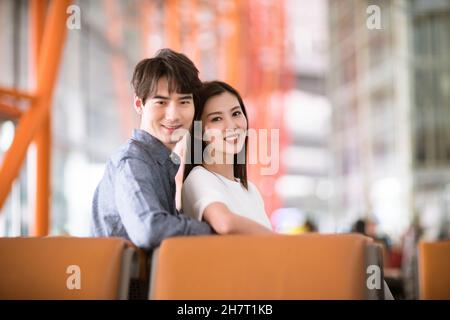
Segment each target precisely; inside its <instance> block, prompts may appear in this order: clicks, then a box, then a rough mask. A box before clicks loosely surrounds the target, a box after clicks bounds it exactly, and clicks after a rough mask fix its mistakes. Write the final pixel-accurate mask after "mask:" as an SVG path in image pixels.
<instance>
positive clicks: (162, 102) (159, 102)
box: [155, 100, 166, 105]
mask: <svg viewBox="0 0 450 320" xmlns="http://www.w3.org/2000/svg"><path fill="white" fill-rule="evenodd" d="M155 103H156V104H159V105H164V104H166V102H165V101H164V100H158V101H156V102H155Z"/></svg>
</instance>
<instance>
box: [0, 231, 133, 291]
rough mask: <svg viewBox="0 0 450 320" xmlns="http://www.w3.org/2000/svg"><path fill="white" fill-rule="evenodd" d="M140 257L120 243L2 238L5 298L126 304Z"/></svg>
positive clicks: (0, 281)
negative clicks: (137, 259)
mask: <svg viewBox="0 0 450 320" xmlns="http://www.w3.org/2000/svg"><path fill="white" fill-rule="evenodd" d="M135 256H136V251H135V249H134V248H133V247H132V245H131V243H129V242H128V241H126V240H124V239H121V238H75V237H43V238H0V299H127V298H128V288H129V279H130V276H131V275H132V273H133V272H134V273H136V271H133V270H132V264H131V263H132V261H133V260H135V259H136V257H135Z"/></svg>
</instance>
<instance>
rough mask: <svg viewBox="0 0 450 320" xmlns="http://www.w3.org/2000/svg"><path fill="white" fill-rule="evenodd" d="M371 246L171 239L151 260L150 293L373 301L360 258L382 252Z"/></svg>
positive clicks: (280, 239)
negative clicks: (367, 299)
mask: <svg viewBox="0 0 450 320" xmlns="http://www.w3.org/2000/svg"><path fill="white" fill-rule="evenodd" d="M371 243H372V242H371V240H370V239H369V238H367V237H363V236H361V235H355V234H340V235H322V234H305V235H299V236H292V235H258V236H254V235H252V236H244V235H231V236H195V237H175V238H170V239H167V240H165V241H163V242H162V244H161V246H160V247H159V248H158V249H157V251H156V252H155V253H154V255H153V257H152V260H153V262H152V263H153V264H152V276H151V284H150V297H149V298H150V299H208V300H215V299H263V300H264V299H366V298H373V297H370V296H368V294H367V286H366V280H367V274H366V270H367V263H366V258H367V256H371V257H372V263H373V262H374V261H376V260H374V259H373V257H374V256H376V257H377V259H378V258H379V257H380V256H381V253H380V251H379V250H380V248H379V247H377V246H375V247H372V249H374V248H375V251H374V250H371V251H372V252H371V253H368V250H367V248H368V246H369V245H371ZM374 252H375V253H376V254H375V255H374V254H373V253H374ZM378 263H380V264H382V262H381V261H379V260H378ZM378 267H380V268H382V265H381V266H378ZM380 276H382V275H380ZM381 290H382V289H381Z"/></svg>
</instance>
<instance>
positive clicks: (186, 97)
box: [178, 94, 193, 100]
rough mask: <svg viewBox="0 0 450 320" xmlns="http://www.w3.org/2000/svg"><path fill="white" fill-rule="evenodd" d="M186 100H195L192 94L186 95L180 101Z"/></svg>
mask: <svg viewBox="0 0 450 320" xmlns="http://www.w3.org/2000/svg"><path fill="white" fill-rule="evenodd" d="M186 99H193V96H192V94H188V95H184V96H181V97H179V98H178V100H186Z"/></svg>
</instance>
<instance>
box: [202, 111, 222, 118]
mask: <svg viewBox="0 0 450 320" xmlns="http://www.w3.org/2000/svg"><path fill="white" fill-rule="evenodd" d="M222 113H223V112H222V111H215V112H211V113H208V114H207V115H206V116H207V117H209V116H213V115H216V114H217V115H221V114H222Z"/></svg>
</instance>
